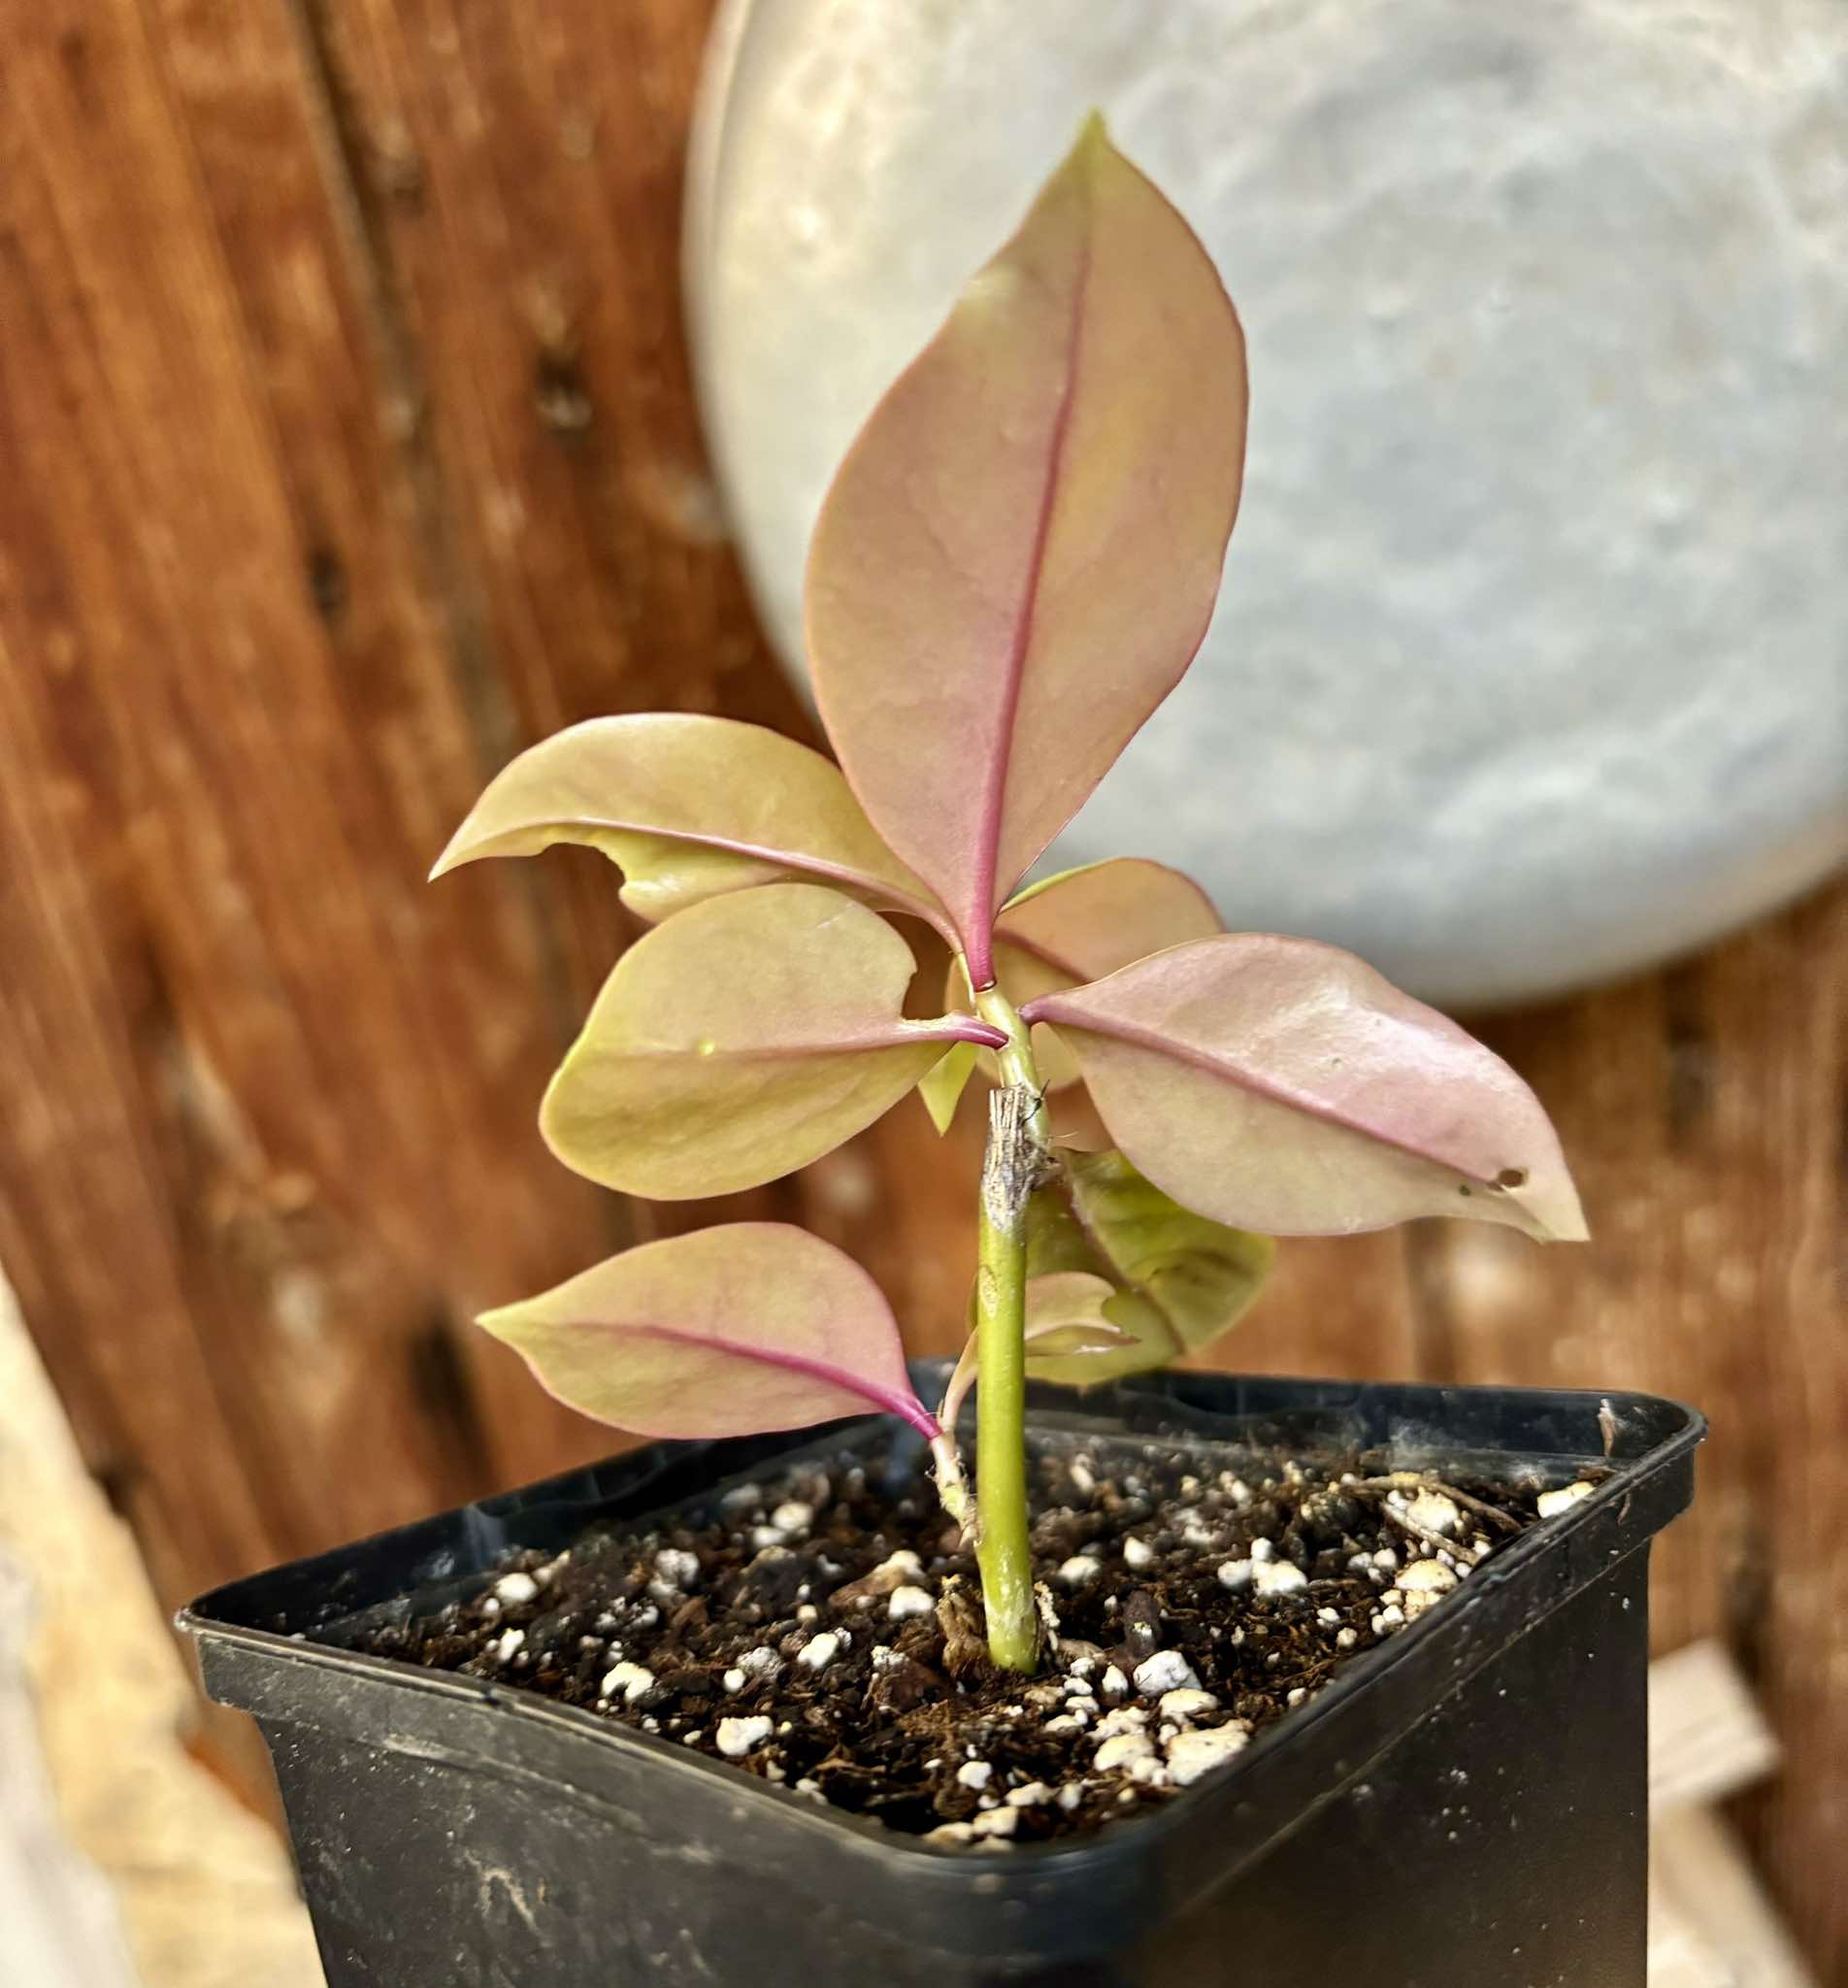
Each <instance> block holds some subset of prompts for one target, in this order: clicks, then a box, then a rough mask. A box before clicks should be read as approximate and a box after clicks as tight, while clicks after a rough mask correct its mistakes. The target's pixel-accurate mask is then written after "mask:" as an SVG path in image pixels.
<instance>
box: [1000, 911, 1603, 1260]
mask: <svg viewBox="0 0 1848 1988" xmlns="http://www.w3.org/2000/svg"><path fill="white" fill-rule="evenodd" d="M1023 1012H1025V1013H1026V1015H1027V1018H1028V1019H1029V1020H1033V1021H1048V1022H1051V1023H1053V1024H1054V1025H1055V1026H1056V1027H1057V1028H1058V1029H1059V1031H1060V1032H1061V1034H1062V1035H1063V1036H1064V1037H1065V1039H1066V1041H1067V1042H1068V1043H1069V1044H1072V1046H1073V1048H1074V1049H1075V1051H1076V1053H1077V1057H1078V1062H1079V1064H1080V1066H1081V1067H1082V1069H1083V1072H1084V1078H1085V1082H1086V1085H1087V1086H1088V1087H1089V1089H1090V1091H1091V1095H1092V1098H1093V1100H1094V1101H1095V1103H1096V1105H1097V1108H1098V1110H1099V1111H1100V1112H1101V1113H1102V1114H1103V1117H1104V1122H1105V1123H1106V1125H1107V1126H1108V1127H1109V1129H1110V1132H1111V1134H1112V1135H1113V1137H1114V1138H1115V1140H1116V1143H1117V1144H1118V1145H1119V1146H1120V1147H1121V1148H1122V1150H1123V1152H1124V1153H1125V1154H1127V1155H1128V1156H1129V1158H1130V1159H1131V1160H1133V1161H1134V1162H1135V1164H1136V1165H1137V1166H1138V1167H1139V1169H1140V1170H1141V1172H1142V1173H1143V1174H1145V1175H1146V1176H1148V1178H1149V1179H1151V1180H1153V1181H1155V1182H1156V1183H1157V1184H1158V1185H1159V1186H1161V1187H1163V1188H1164V1189H1166V1190H1167V1192H1168V1193H1170V1194H1172V1195H1173V1196H1174V1198H1175V1199H1176V1200H1177V1201H1179V1202H1181V1203H1183V1204H1184V1205H1185V1206H1186V1207H1188V1208H1192V1209H1199V1210H1200V1212H1201V1213H1203V1214H1205V1215H1210V1216H1212V1217H1213V1218H1214V1219H1216V1220H1219V1221H1226V1222H1238V1223H1241V1224H1248V1225H1250V1226H1251V1227H1254V1228H1261V1229H1264V1230H1266V1231H1269V1232H1270V1233H1271V1234H1275V1235H1280V1236H1304V1235H1341V1234H1347V1233H1350V1232H1353V1231H1357V1230H1364V1229H1381V1228H1386V1227H1388V1226H1390V1225H1391V1224H1392V1223H1395V1222H1403V1221H1407V1220H1410V1219H1411V1218H1412V1217H1413V1216H1417V1215H1469V1216H1474V1217H1476V1218H1478V1219H1480V1220H1484V1221H1491V1222H1505V1223H1508V1224H1510V1225H1511V1226H1513V1227H1515V1228H1518V1229H1522V1230H1524V1231H1526V1233H1527V1234H1529V1235H1530V1236H1534V1237H1535V1238H1537V1239H1538V1240H1540V1241H1542V1242H1572V1241H1578V1240H1581V1239H1582V1238H1583V1237H1584V1235H1585V1218H1584V1216H1583V1214H1582V1213H1581V1212H1580V1210H1579V1205H1578V1196H1577V1193H1576V1192H1575V1190H1574V1189H1573V1186H1572V1181H1571V1176H1570V1175H1569V1174H1568V1171H1567V1167H1566V1160H1565V1156H1564V1155H1563V1154H1562V1153H1561V1151H1560V1144H1559V1138H1558V1135H1557V1134H1556V1133H1555V1132H1554V1130H1553V1127H1552V1125H1551V1124H1550V1123H1549V1122H1548V1120H1547V1116H1546V1113H1545V1111H1544V1110H1542V1109H1541V1107H1540V1103H1539V1101H1538V1099H1536V1098H1535V1095H1534V1093H1533V1092H1532V1091H1531V1090H1530V1089H1529V1088H1528V1087H1527V1085H1526V1084H1525V1083H1523V1082H1522V1081H1521V1079H1520V1077H1517V1076H1516V1075H1515V1073H1514V1072H1513V1071H1512V1070H1510V1069H1509V1068H1508V1066H1507V1065H1506V1064H1505V1063H1504V1062H1502V1059H1501V1057H1499V1056H1497V1055H1496V1054H1495V1053H1494V1052H1493V1051H1492V1050H1490V1049H1487V1048H1485V1047H1484V1046H1483V1045H1482V1044H1480V1043H1477V1042H1475V1041H1473V1040H1472V1039H1471V1038H1470V1037H1469V1035H1467V1034H1466V1033H1465V1032H1464V1031H1463V1030H1462V1029H1460V1028H1459V1027H1458V1026H1457V1025H1456V1023H1455V1022H1453V1021H1450V1020H1448V1019H1446V1017H1444V1016H1443V1015H1441V1014H1439V1013H1437V1012H1436V1010H1434V1009H1430V1008H1427V1007H1425V1005H1424V1004H1423V1003H1422V1002H1418V1001H1414V1000H1413V999H1412V998H1411V997H1410V996H1409V995H1408V994H1403V993H1401V992H1400V990H1399V989H1398V988H1397V987H1395V986H1393V985H1392V984H1391V982H1390V981H1388V980H1386V979H1384V978H1383V977H1381V976H1380V975H1378V974H1376V973H1374V971H1373V970H1372V968H1370V967H1369V966H1367V965H1365V964H1364V963H1363V962H1362V961H1360V960H1358V959H1356V958H1354V957H1353V955H1352V954H1350V953H1345V952H1341V951H1338V950H1337V948H1336V947H1334V946H1332V945H1320V944H1315V943H1314V942H1312V941H1310V940H1306V939H1280V938H1275V937H1271V936H1270V935H1266V934H1254V933H1240V934H1237V935H1227V936H1222V937H1220V938H1217V939H1206V940H1201V941H1199V942H1197V943H1196V944H1191V945H1177V946H1172V947H1171V948H1170V949H1169V950H1167V951H1166V952H1159V953H1156V954H1155V955H1154V956H1153V957H1152V958H1149V959H1145V960H1140V961H1139V962H1138V963H1137V964H1136V965H1135V966H1131V967H1125V968H1124V969H1123V970H1122V971H1121V972H1120V973H1116V974H1112V975H1111V976H1110V977H1108V978H1107V979H1104V980H1098V981H1094V982H1093V983H1092V984H1090V985H1089V986H1084V987H1074V988H1072V989H1070V990H1068V991H1066V992H1064V993H1058V994H1051V995H1047V996H1044V997H1042V998H1041V999H1040V1000H1038V1001H1035V1002H1033V1003H1032V1004H1031V1005H1030V1007H1029V1009H1028V1010H1026V1011H1023Z"/></svg>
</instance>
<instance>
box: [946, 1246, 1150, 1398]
mask: <svg viewBox="0 0 1848 1988" xmlns="http://www.w3.org/2000/svg"><path fill="white" fill-rule="evenodd" d="M1115 1296H1116V1287H1115V1286H1114V1285H1113V1284H1111V1283H1110V1282H1109V1281H1108V1280H1107V1279H1106V1278H1105V1277H1100V1276H1090V1275H1088V1274H1087V1273H1085V1272H1083V1271H1065V1272H1056V1273H1054V1274H1053V1275H1052V1276H1043V1277H1034V1278H1032V1279H1031V1280H1030V1281H1029V1282H1028V1285H1027V1302H1026V1320H1025V1336H1026V1343H1027V1372H1028V1373H1029V1374H1030V1375H1033V1376H1034V1378H1035V1379H1050V1380H1064V1381H1066V1382H1067V1384H1068V1385H1070V1384H1072V1383H1071V1380H1070V1375H1069V1374H1068V1373H1067V1372H1066V1371H1065V1370H1067V1369H1071V1368H1075V1369H1077V1370H1078V1371H1079V1372H1081V1373H1083V1374H1084V1375H1085V1376H1086V1378H1087V1379H1096V1380H1103V1379H1106V1378H1107V1377H1108V1375H1107V1374H1106V1372H1105V1371H1104V1370H1103V1369H1102V1368H1101V1367H1100V1368H1097V1369H1096V1371H1095V1372H1092V1369H1093V1367H1095V1365H1096V1363H1097V1362H1098V1360H1099V1359H1100V1358H1101V1357H1102V1356H1104V1355H1106V1354H1109V1353H1113V1352H1115V1351H1117V1350H1118V1349H1119V1348H1121V1347H1124V1346H1127V1345H1132V1344H1133V1343H1134V1342H1133V1340H1132V1339H1131V1337H1130V1335H1129V1334H1128V1333H1127V1332H1126V1331H1125V1330H1124V1329H1123V1328H1122V1327H1121V1326H1120V1325H1116V1324H1114V1323H1112V1322H1111V1320H1110V1319H1109V1318H1107V1317H1106V1315H1105V1313H1106V1307H1107V1306H1108V1304H1109V1302H1110V1300H1111V1299H1112V1298H1113V1297H1115ZM978 1360H979V1349H978V1346H977V1342H976V1339H975V1335H974V1333H971V1334H970V1336H969V1339H968V1341H967V1342H965V1344H964V1346H963V1352H962V1357H961V1358H960V1359H959V1360H958V1361H957V1362H956V1371H955V1372H954V1373H953V1374H952V1375H950V1377H949V1386H948V1387H947V1388H945V1389H944V1391H943V1405H942V1407H941V1408H940V1409H939V1410H938V1417H937V1418H938V1420H939V1421H940V1422H941V1424H942V1426H943V1427H944V1428H945V1429H953V1428H954V1427H955V1426H956V1417H957V1415H958V1413H959V1412H960V1411H961V1408H962V1406H963V1402H964V1400H965V1399H966V1397H967V1396H968V1394H969V1390H970V1388H971V1387H972V1386H973V1385H974V1381H975V1376H976V1372H977V1364H978ZM1110 1371H1111V1372H1117V1373H1120V1372H1122V1371H1124V1370H1122V1369H1121V1368H1115V1369H1112V1370H1110ZM1077 1384H1079V1385H1082V1384H1083V1383H1082V1382H1079V1383H1077Z"/></svg>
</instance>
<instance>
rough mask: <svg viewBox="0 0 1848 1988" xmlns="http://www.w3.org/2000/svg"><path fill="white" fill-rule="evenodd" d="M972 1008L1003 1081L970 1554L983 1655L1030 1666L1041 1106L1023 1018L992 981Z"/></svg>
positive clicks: (988, 1221) (987, 1183)
mask: <svg viewBox="0 0 1848 1988" xmlns="http://www.w3.org/2000/svg"><path fill="white" fill-rule="evenodd" d="M975 1008H976V1012H977V1013H979V1014H980V1015H981V1017H982V1019H983V1020H984V1021H987V1022H991V1023H993V1024H994V1025H995V1026H996V1027H997V1028H999V1029H1001V1030H1003V1031H1004V1032H1005V1034H1006V1035H1007V1047H1006V1048H1005V1049H1002V1050H1000V1051H999V1052H998V1054H999V1056H1000V1061H1001V1077H1002V1082H1001V1087H1000V1088H999V1089H997V1090H996V1091H995V1092H994V1093H993V1094H992V1095H991V1096H990V1098H989V1107H988V1146H987V1150H986V1152H985V1154H984V1155H983V1159H982V1176H981V1198H980V1227H979V1236H980V1248H979V1256H978V1263H977V1269H976V1274H975V1349H976V1359H977V1363H978V1378H977V1381H976V1390H977V1391H976V1403H977V1411H976V1425H975V1499H976V1507H977V1511H978V1514H979V1520H980V1530H979V1535H978V1538H977V1541H976V1547H975V1558H976V1563H977V1565H978V1566H979V1567H980V1569H981V1578H982V1604H983V1607H984V1609H985V1611H986V1614H987V1619H988V1654H989V1655H990V1657H991V1658H993V1660H994V1662H995V1664H996V1665H997V1667H998V1668H1000V1669H1001V1670H1004V1671H1023V1672H1028V1673H1031V1672H1032V1671H1033V1670H1034V1669H1035V1667H1036V1665H1037V1664H1038V1661H1039V1653H1040V1619H1039V1611H1038V1609H1037V1607H1035V1603H1034V1593H1033V1552H1032V1548H1031V1545H1030V1544H1029V1541H1028V1538H1027V1351H1026V1298H1027V1203H1028V1200H1029V1198H1030V1197H1031V1195H1032V1193H1033V1190H1034V1188H1035V1186H1036V1185H1037V1184H1038V1182H1039V1178H1040V1171H1041V1169H1042V1168H1043V1166H1044V1165H1045V1160H1046V1143H1045V1110H1044V1106H1043V1105H1042V1103H1041V1101H1040V1082H1039V1073H1038V1072H1037V1071H1036V1070H1035V1068H1034V1062H1033V1047H1032V1044H1031V1042H1030V1041H1029V1038H1028V1033H1027V1029H1026V1026H1025V1024H1024V1023H1023V1022H1022V1021H1021V1019H1020V1017H1019V1015H1018V1014H1016V1013H1015V1012H1014V1010H1013V1007H1012V1005H1011V1004H1010V1003H1009V1002H1008V1000H1007V997H1006V995H1004V994H1003V993H1002V992H1001V990H1000V989H999V988H995V987H990V988H985V989H983V990H981V991H980V992H978V993H977V994H976V996H975Z"/></svg>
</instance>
